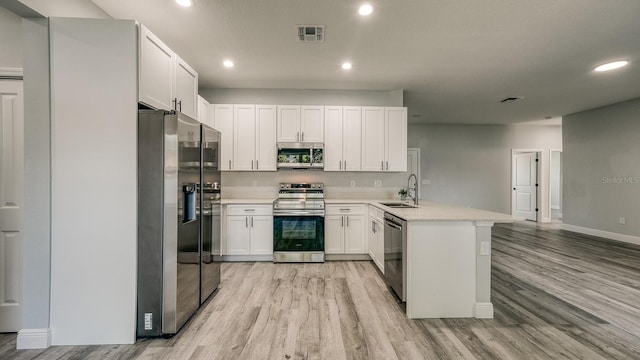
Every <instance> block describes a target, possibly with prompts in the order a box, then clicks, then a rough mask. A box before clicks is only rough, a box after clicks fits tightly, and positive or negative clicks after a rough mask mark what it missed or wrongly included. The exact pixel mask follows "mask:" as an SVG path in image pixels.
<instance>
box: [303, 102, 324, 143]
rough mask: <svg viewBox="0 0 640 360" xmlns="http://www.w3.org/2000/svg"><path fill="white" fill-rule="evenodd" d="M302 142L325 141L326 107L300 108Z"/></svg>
mask: <svg viewBox="0 0 640 360" xmlns="http://www.w3.org/2000/svg"><path fill="white" fill-rule="evenodd" d="M300 141H305V142H323V141H324V106H306V105H305V106H301V107H300Z"/></svg>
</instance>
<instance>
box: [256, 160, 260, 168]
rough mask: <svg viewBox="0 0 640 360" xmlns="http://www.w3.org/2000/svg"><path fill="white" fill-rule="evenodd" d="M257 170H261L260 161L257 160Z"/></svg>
mask: <svg viewBox="0 0 640 360" xmlns="http://www.w3.org/2000/svg"><path fill="white" fill-rule="evenodd" d="M256 170H260V165H259V163H258V160H256Z"/></svg>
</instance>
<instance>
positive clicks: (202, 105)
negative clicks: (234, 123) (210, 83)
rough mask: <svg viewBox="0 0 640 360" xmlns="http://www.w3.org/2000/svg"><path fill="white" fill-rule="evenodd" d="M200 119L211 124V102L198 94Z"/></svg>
mask: <svg viewBox="0 0 640 360" xmlns="http://www.w3.org/2000/svg"><path fill="white" fill-rule="evenodd" d="M198 121H200V122H201V123H203V124H206V125H209V102H208V101H207V100H205V99H204V98H203V97H202V96H200V95H198ZM209 126H211V125H209Z"/></svg>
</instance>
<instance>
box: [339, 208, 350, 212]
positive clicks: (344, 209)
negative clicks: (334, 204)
mask: <svg viewBox="0 0 640 360" xmlns="http://www.w3.org/2000/svg"><path fill="white" fill-rule="evenodd" d="M340 211H351V209H348V208H347V209H340Z"/></svg>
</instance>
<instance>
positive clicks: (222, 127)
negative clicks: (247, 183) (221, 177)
mask: <svg viewBox="0 0 640 360" xmlns="http://www.w3.org/2000/svg"><path fill="white" fill-rule="evenodd" d="M213 119H214V123H215V125H216V126H215V129H216V130H218V131H220V137H221V140H220V170H223V171H229V170H233V105H231V104H215V105H213Z"/></svg>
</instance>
